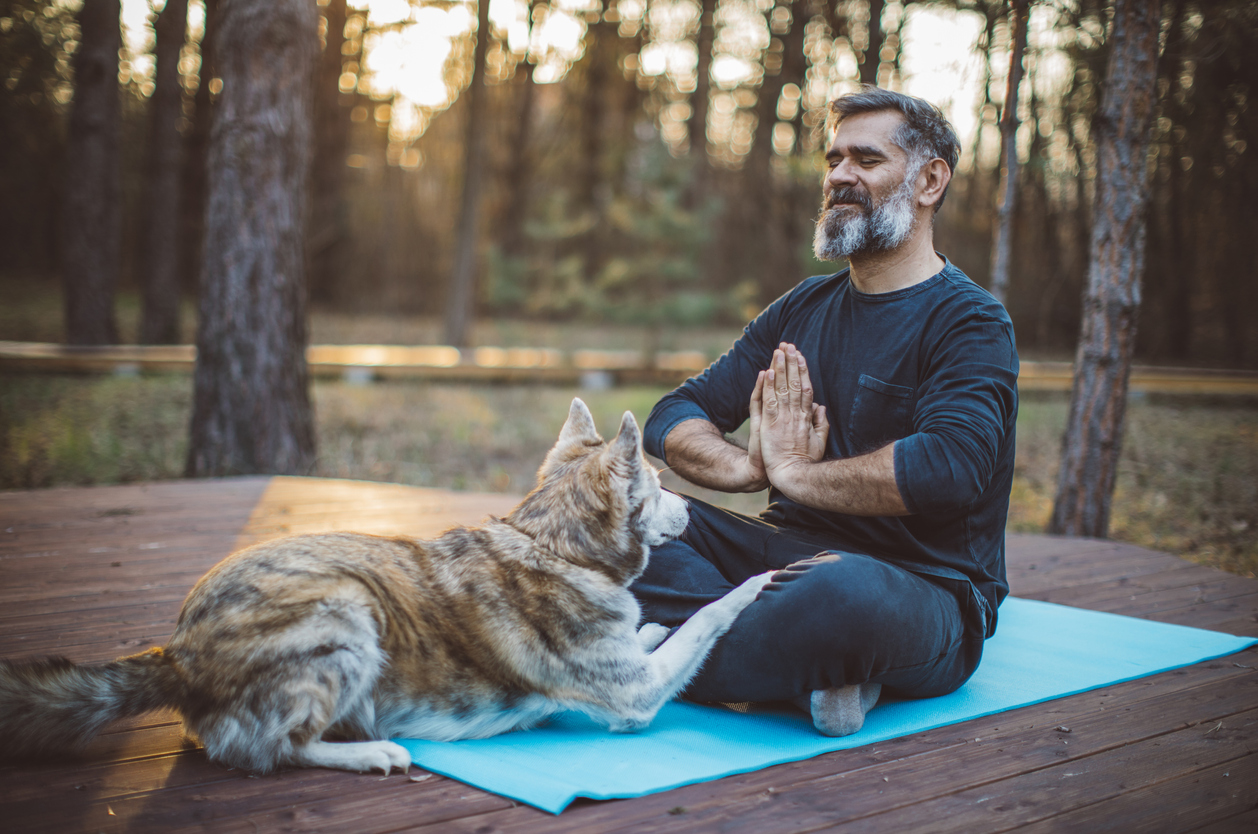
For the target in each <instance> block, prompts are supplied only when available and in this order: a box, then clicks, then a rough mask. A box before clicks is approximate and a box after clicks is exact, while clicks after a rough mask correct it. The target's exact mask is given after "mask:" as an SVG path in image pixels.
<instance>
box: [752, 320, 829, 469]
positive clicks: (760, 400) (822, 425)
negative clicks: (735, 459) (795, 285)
mask: <svg viewBox="0 0 1258 834" xmlns="http://www.w3.org/2000/svg"><path fill="white" fill-rule="evenodd" d="M829 436H830V421H829V420H827V419H826V409H825V406H822V405H817V404H816V403H815V402H813V389H812V380H811V379H810V378H809V376H808V363H807V362H806V361H805V359H804V355H803V354H802V353H800V352H799V351H798V350H796V348H795V346H794V345H792V344H788V343H785V342H783V343H782V344H781V345H780V346H779V347H778V349H777V350H775V351H774V352H773V361H772V363H771V364H770V366H769V367H768V368H767V369H766V370H763V371H761V372H760V374H759V376H757V377H756V387H755V389H754V390H753V391H752V394H751V438H750V440H749V442H748V444H747V453H748V457H749V458H751V459H753V460H756V459H758V461H759V462H760V464H761V465H762V466H763V468H764V470H765V474H766V476H767V478H768V479H769V482H770V483H772V484H774V485H775V486H779V488H781V487H780V484H779V481H785V480H788V479H789V477H790V476H789V473H790V472H791V470H792V469H796V468H798V467H801V466H804V467H806V466H808V465H810V464H813V463H816V462H818V461H820V460H821V459H822V458H823V457H825V452H826V440H827V439H828V438H829ZM753 450H754V451H753ZM757 451H758V455H757V454H756V452H757Z"/></svg>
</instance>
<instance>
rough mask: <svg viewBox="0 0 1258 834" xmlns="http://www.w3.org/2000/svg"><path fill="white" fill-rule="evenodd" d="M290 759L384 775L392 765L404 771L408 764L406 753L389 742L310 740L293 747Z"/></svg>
mask: <svg viewBox="0 0 1258 834" xmlns="http://www.w3.org/2000/svg"><path fill="white" fill-rule="evenodd" d="M292 759H293V764H298V765H304V766H306V767H327V768H332V769H334V770H351V771H354V772H356V773H370V772H372V771H378V772H380V773H384V774H386V775H388V774H389V773H392V772H393V769H394V768H396V769H398V770H400V771H402V772H403V773H405V772H406V771H407V770H409V769H410V766H411V754H410V752H409V751H407V749H406V748H405V747H403V746H402V745H400V744H395V743H393V742H391V741H349V742H327V741H312V742H310V743H309V744H307V745H305V746H304V747H301V748H298V749H297V750H294V751H293V757H292Z"/></svg>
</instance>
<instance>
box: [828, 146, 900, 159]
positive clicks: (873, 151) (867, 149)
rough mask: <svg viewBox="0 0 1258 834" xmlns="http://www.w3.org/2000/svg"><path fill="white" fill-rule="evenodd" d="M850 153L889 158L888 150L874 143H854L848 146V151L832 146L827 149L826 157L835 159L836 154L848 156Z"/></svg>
mask: <svg viewBox="0 0 1258 834" xmlns="http://www.w3.org/2000/svg"><path fill="white" fill-rule="evenodd" d="M848 154H851V155H852V156H864V157H873V158H876V159H886V158H887V154H886V151H884V150H882V149H881V148H876V147H874V146H873V145H852V146H851V147H850V148H847V152H846V153H844V151H841V150H838V149H836V148H830V150H828V151H826V159H833V158H834V157H836V156H846V155H848Z"/></svg>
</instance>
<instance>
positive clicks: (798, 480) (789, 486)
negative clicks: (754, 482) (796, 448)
mask: <svg viewBox="0 0 1258 834" xmlns="http://www.w3.org/2000/svg"><path fill="white" fill-rule="evenodd" d="M813 465H814V462H813V461H809V460H804V459H802V458H795V457H792V458H788V459H786V460H783V461H781V462H779V463H778V464H777V465H776V466H773V467H771V468H768V469H767V470H766V472H765V475H766V479H767V480H768V482H769V483H770V484H772V485H773V487H774V488H775V489H777V491H778V492H780V493H782V494H783V495H785V496H786V497H787V498H789V499H791V500H792V501H795V502H797V503H800V504H805V503H807V501H806V500H805V497H806V496H805V494H806V493H807V492H808V489H807V483H808V477H809V475H810V471H809V470H811V469H812V467H813Z"/></svg>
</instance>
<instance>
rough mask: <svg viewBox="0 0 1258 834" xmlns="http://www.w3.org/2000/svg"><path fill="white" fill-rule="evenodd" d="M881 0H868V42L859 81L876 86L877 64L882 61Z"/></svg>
mask: <svg viewBox="0 0 1258 834" xmlns="http://www.w3.org/2000/svg"><path fill="white" fill-rule="evenodd" d="M884 5H886V4H885V3H884V2H883V0H869V44H868V45H867V46H866V47H865V54H864V56H863V58H862V59H861V66H860V81H861V83H862V84H869V85H871V86H874V87H876V86H878V65H879V64H881V63H882V8H883V6H884Z"/></svg>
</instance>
